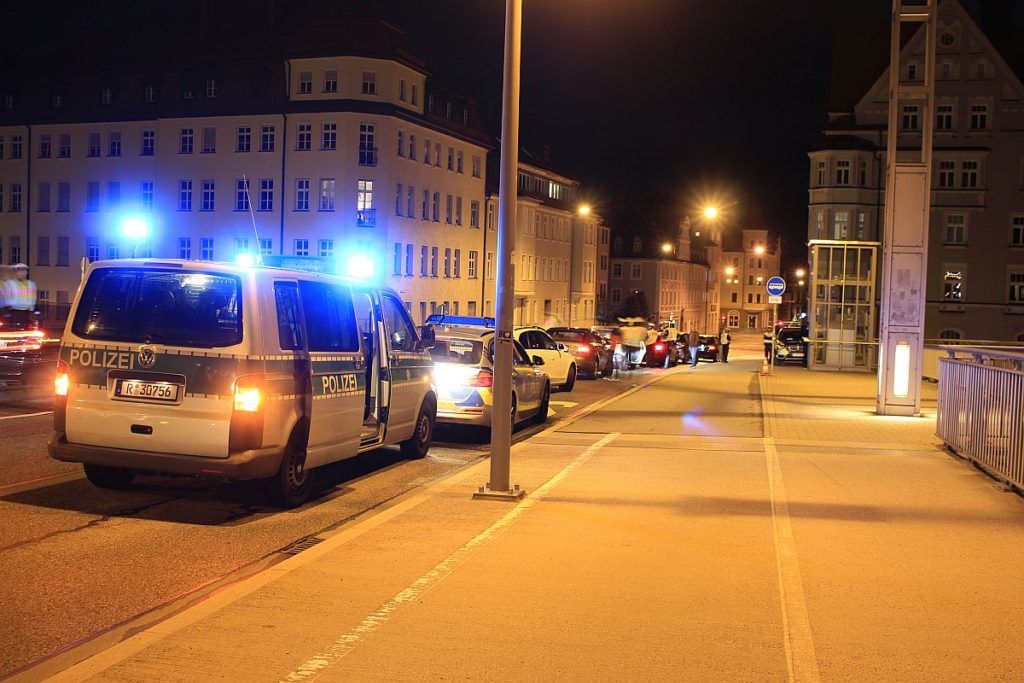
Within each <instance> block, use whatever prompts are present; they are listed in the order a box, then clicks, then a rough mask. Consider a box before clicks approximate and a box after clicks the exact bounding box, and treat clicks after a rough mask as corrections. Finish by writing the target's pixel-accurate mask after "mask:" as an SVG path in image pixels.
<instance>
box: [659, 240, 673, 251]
mask: <svg viewBox="0 0 1024 683" xmlns="http://www.w3.org/2000/svg"><path fill="white" fill-rule="evenodd" d="M661 250H662V251H663V252H665V253H666V254H668V253H669V252H671V251H672V243H671V242H665V243H664V244H662V245H661Z"/></svg>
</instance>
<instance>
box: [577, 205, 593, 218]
mask: <svg viewBox="0 0 1024 683" xmlns="http://www.w3.org/2000/svg"><path fill="white" fill-rule="evenodd" d="M576 210H577V211H578V212H579V214H580V215H581V216H589V215H590V204H580V205H579V208H577V209H576Z"/></svg>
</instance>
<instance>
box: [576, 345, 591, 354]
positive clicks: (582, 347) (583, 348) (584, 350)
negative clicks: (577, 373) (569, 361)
mask: <svg viewBox="0 0 1024 683" xmlns="http://www.w3.org/2000/svg"><path fill="white" fill-rule="evenodd" d="M576 350H577V351H579V352H580V353H582V354H583V355H587V354H588V353H590V344H580V345H579V346H577V347H576Z"/></svg>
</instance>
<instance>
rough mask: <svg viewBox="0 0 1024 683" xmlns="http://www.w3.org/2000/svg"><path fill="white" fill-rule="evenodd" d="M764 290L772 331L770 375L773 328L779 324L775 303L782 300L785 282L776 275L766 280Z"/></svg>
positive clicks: (771, 357)
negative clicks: (770, 314)
mask: <svg viewBox="0 0 1024 683" xmlns="http://www.w3.org/2000/svg"><path fill="white" fill-rule="evenodd" d="M764 288H765V290H766V291H767V292H768V300H769V301H770V302H771V303H772V329H771V332H769V333H768V342H769V343H768V374H769V375H770V374H771V373H772V370H774V369H775V332H776V330H775V327H776V325H778V324H779V304H778V303H776V302H777V301H780V300H781V298H782V294H783V293H784V292H785V291H786V281H785V280H783V279H782V278H781V277H779V276H778V275H773V276H772V277H770V278H768V282H766V283H764Z"/></svg>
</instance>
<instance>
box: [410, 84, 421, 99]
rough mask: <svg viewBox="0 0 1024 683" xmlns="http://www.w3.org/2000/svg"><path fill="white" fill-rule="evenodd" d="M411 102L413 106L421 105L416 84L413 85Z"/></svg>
mask: <svg viewBox="0 0 1024 683" xmlns="http://www.w3.org/2000/svg"><path fill="white" fill-rule="evenodd" d="M409 101H410V102H411V103H412V104H418V103H419V96H418V95H417V87H416V84H415V83H413V84H412V97H410V98H409Z"/></svg>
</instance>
